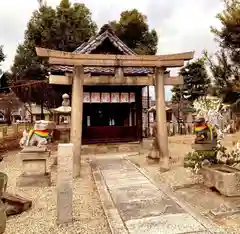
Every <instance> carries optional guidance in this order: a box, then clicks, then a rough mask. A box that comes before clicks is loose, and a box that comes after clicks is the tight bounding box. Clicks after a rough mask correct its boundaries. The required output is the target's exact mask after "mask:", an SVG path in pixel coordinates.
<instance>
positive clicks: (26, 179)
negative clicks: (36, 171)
mask: <svg viewBox="0 0 240 234" xmlns="http://www.w3.org/2000/svg"><path fill="white" fill-rule="evenodd" d="M17 186H18V187H48V186H51V174H50V173H46V174H45V175H30V176H29V175H24V174H22V175H20V176H19V178H18V180H17Z"/></svg>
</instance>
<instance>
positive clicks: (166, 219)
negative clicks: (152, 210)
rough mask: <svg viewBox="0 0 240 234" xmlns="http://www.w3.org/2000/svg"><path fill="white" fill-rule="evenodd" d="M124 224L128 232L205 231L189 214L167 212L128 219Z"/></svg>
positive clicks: (173, 233)
mask: <svg viewBox="0 0 240 234" xmlns="http://www.w3.org/2000/svg"><path fill="white" fill-rule="evenodd" d="M126 226H127V228H128V230H129V233H130V234H136V233H137V234H146V233H151V234H184V233H189V232H190V233H191V232H193V233H197V232H203V231H206V229H205V228H204V227H203V226H202V225H201V224H200V223H198V222H197V221H196V220H195V219H194V218H193V217H192V216H191V215H189V214H187V213H182V214H167V215H161V216H157V217H149V218H144V219H138V220H129V221H127V222H126Z"/></svg>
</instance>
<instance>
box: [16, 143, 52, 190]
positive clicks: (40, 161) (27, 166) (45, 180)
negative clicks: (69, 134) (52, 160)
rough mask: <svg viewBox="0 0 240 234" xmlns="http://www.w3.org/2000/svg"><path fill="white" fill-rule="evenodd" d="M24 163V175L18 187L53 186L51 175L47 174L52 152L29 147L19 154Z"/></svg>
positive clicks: (21, 176) (19, 180) (18, 182)
mask: <svg viewBox="0 0 240 234" xmlns="http://www.w3.org/2000/svg"><path fill="white" fill-rule="evenodd" d="M19 156H20V159H21V161H22V174H21V175H20V177H19V179H18V181H17V186H20V187H23V186H37V187H46V186H50V185H51V175H50V173H48V172H47V160H48V159H49V157H50V151H47V150H46V148H38V147H27V148H25V149H23V150H22V151H21V152H20V153H19Z"/></svg>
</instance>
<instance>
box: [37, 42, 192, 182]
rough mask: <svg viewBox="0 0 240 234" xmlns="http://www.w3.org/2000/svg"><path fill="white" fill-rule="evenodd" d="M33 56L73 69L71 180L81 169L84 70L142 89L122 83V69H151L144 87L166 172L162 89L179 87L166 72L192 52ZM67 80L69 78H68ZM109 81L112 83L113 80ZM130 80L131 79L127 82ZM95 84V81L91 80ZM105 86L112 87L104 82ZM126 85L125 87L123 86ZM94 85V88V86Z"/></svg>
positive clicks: (178, 80)
mask: <svg viewBox="0 0 240 234" xmlns="http://www.w3.org/2000/svg"><path fill="white" fill-rule="evenodd" d="M36 52H37V55H38V56H40V57H45V58H48V59H49V63H50V64H55V65H69V66H74V71H73V78H72V79H73V80H72V113H71V142H72V143H73V155H74V156H73V164H74V165H73V176H74V177H77V176H79V175H80V167H81V144H82V143H81V141H82V118H83V85H84V83H86V82H85V81H86V79H87V78H88V79H89V77H87V76H85V75H84V69H83V68H84V66H88V67H89V66H93V67H115V68H116V70H117V72H116V74H115V75H116V76H115V78H118V80H122V82H123V83H122V84H123V85H124V84H125V85H131V84H134V85H137V84H138V82H139V84H138V85H143V83H142V82H141V81H137V80H134V77H130V78H129V77H128V81H124V79H123V78H124V74H123V72H122V68H123V67H149V68H155V76H153V77H149V80H148V81H147V83H146V84H145V85H155V92H156V123H157V129H158V130H157V139H158V141H159V145H160V147H161V152H162V155H163V163H162V167H163V168H166V169H168V168H169V165H168V164H169V150H168V133H167V120H166V112H165V96H164V94H165V90H164V85H165V84H167V85H176V84H182V83H183V79H182V77H177V78H176V77H174V79H173V81H172V82H171V77H165V75H164V71H165V70H166V68H174V67H182V66H184V61H188V60H191V59H192V58H193V55H194V52H186V53H180V54H169V55H143V56H141V55H112V54H107V55H106V54H77V53H70V52H62V51H55V50H50V49H45V48H39V47H37V48H36ZM68 78H69V77H68ZM115 78H114V77H113V79H115ZM130 79H132V80H131V81H130ZM95 82H97V80H95ZM108 82H109V83H108V85H113V84H112V83H111V81H108ZM124 82H126V83H124ZM95 85H96V84H95Z"/></svg>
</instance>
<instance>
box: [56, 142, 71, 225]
mask: <svg viewBox="0 0 240 234" xmlns="http://www.w3.org/2000/svg"><path fill="white" fill-rule="evenodd" d="M72 200H73V144H59V145H58V166H57V224H63V223H69V222H72V220H73V215H72Z"/></svg>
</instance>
